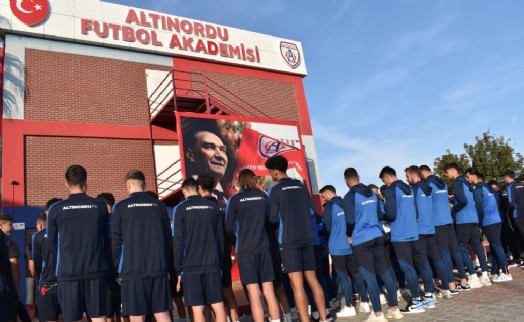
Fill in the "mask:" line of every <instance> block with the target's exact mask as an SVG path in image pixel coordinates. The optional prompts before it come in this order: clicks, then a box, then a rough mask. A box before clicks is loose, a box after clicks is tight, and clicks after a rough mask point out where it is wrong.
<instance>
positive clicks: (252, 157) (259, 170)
mask: <svg viewBox="0 0 524 322" xmlns="http://www.w3.org/2000/svg"><path fill="white" fill-rule="evenodd" d="M275 155H281V156H283V157H285V158H286V159H287V160H288V169H295V170H296V172H297V173H298V174H299V175H300V176H301V177H302V179H303V180H304V182H305V184H306V186H308V187H309V176H308V171H307V168H306V164H305V161H306V160H305V157H304V153H303V151H302V150H299V149H298V148H296V147H294V146H292V145H289V144H286V143H284V142H282V141H280V140H277V139H274V138H272V137H270V136H267V135H265V134H262V133H260V132H257V131H255V130H253V129H251V128H249V127H247V126H245V127H244V130H243V131H242V140H241V141H240V147H239V149H238V158H237V166H236V169H235V173H239V172H240V171H241V170H243V169H250V170H251V171H253V172H254V173H255V175H256V176H267V175H268V172H267V169H266V167H265V165H264V164H265V163H266V160H267V159H268V158H270V157H272V156H275Z"/></svg>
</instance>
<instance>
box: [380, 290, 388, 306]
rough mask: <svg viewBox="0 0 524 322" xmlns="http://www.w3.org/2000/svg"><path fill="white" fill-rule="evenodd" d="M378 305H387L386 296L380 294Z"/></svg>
mask: <svg viewBox="0 0 524 322" xmlns="http://www.w3.org/2000/svg"><path fill="white" fill-rule="evenodd" d="M380 304H388V300H387V299H386V296H385V295H384V294H382V293H380Z"/></svg>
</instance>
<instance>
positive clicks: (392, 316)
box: [371, 309, 404, 320]
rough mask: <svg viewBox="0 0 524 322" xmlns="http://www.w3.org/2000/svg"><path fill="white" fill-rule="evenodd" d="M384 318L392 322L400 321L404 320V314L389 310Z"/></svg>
mask: <svg viewBox="0 0 524 322" xmlns="http://www.w3.org/2000/svg"><path fill="white" fill-rule="evenodd" d="M371 314H373V313H371ZM386 318H387V319H392V320H400V319H403V318H404V314H402V312H400V309H396V310H395V311H393V310H391V309H389V310H388V313H387V314H386Z"/></svg>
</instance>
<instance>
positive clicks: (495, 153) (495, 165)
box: [464, 130, 524, 180]
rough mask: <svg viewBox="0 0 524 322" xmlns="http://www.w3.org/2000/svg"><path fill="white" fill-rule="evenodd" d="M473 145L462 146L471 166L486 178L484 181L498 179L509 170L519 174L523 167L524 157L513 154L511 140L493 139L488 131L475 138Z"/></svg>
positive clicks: (516, 153) (493, 136) (501, 137)
mask: <svg viewBox="0 0 524 322" xmlns="http://www.w3.org/2000/svg"><path fill="white" fill-rule="evenodd" d="M475 141H476V142H475V144H467V143H465V144H464V150H465V151H466V153H467V154H468V156H469V159H470V160H472V165H473V167H474V168H476V169H477V170H478V171H480V172H481V173H482V174H484V176H485V177H486V180H496V179H497V178H500V175H501V174H502V172H504V171H505V170H507V169H511V170H513V171H515V172H516V173H520V172H521V171H522V168H523V166H524V157H523V156H522V154H520V153H518V152H515V149H514V148H513V147H512V146H511V139H506V138H504V136H499V137H495V135H493V134H491V133H490V131H489V130H488V131H487V132H484V133H483V134H482V136H481V137H478V136H477V137H475Z"/></svg>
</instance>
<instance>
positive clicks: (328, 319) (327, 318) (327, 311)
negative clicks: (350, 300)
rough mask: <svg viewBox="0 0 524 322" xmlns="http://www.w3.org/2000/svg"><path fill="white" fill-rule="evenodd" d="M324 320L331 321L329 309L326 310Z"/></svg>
mask: <svg viewBox="0 0 524 322" xmlns="http://www.w3.org/2000/svg"><path fill="white" fill-rule="evenodd" d="M326 322H333V318H332V317H331V313H329V310H326Z"/></svg>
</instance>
